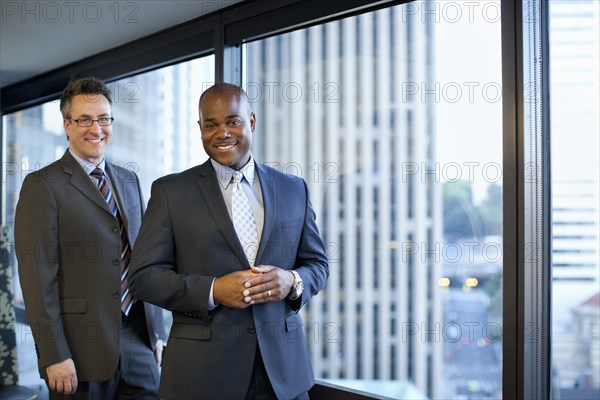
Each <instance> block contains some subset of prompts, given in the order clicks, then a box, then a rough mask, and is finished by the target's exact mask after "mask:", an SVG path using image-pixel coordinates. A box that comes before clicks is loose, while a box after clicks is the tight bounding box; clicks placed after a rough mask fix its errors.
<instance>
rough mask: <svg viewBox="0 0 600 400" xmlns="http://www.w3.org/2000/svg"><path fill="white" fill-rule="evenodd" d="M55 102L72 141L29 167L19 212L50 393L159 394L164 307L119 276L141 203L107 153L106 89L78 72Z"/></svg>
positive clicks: (18, 241) (28, 295) (33, 317)
mask: <svg viewBox="0 0 600 400" xmlns="http://www.w3.org/2000/svg"><path fill="white" fill-rule="evenodd" d="M60 108H61V112H62V114H63V118H64V122H63V125H64V128H65V131H66V134H67V140H68V141H69V149H68V150H67V151H66V152H65V154H64V155H63V156H62V158H61V159H60V160H58V161H56V162H54V163H52V164H50V165H48V166H47V167H45V168H42V169H40V170H39V171H36V172H34V173H31V174H29V175H27V177H26V178H25V180H24V182H23V187H22V189H21V194H20V198H19V202H18V204H17V210H16V216H15V245H16V251H17V260H18V262H19V277H20V280H21V287H22V290H23V296H24V299H25V307H26V310H27V317H28V319H29V323H30V325H31V329H32V332H33V336H34V340H35V345H36V352H37V355H38V366H39V370H40V375H41V376H42V378H44V379H46V381H47V384H48V387H49V389H50V397H51V398H53V399H54V398H63V397H67V396H68V395H73V394H74V395H75V396H74V397H72V396H69V398H80V399H88V398H89V399H102V400H104V399H113V398H117V397H118V398H140V399H142V398H148V399H155V398H157V389H158V366H157V364H159V363H160V360H161V355H162V340H161V338H164V336H165V332H164V326H163V319H162V310H160V309H159V308H158V307H155V306H152V305H150V304H144V303H142V302H141V301H136V299H135V298H132V297H131V295H130V293H129V291H128V281H127V280H126V279H125V278H126V277H127V268H128V263H129V259H130V257H131V248H132V247H133V246H134V244H135V240H136V237H137V233H138V231H139V228H140V225H141V222H142V215H143V209H144V203H143V200H142V196H141V192H140V187H139V181H138V177H137V176H136V174H135V173H133V172H131V171H129V170H126V169H124V168H121V167H118V166H116V165H113V164H110V163H108V162H106V160H105V158H104V154H105V152H106V149H107V148H108V146H109V144H110V142H111V139H112V121H113V118H112V96H111V93H110V91H109V90H108V88H107V87H106V86H105V85H104V83H103V82H102V81H100V80H98V79H96V78H83V79H79V80H77V81H74V82H71V83H70V84H69V85H68V86H67V87H66V88H65V89H64V91H63V94H62V97H61V101H60Z"/></svg>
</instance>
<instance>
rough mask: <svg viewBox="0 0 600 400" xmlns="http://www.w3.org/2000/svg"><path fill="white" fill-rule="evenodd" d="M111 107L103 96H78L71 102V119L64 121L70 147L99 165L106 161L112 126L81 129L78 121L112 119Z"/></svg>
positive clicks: (80, 155)
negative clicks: (105, 155)
mask: <svg viewBox="0 0 600 400" xmlns="http://www.w3.org/2000/svg"><path fill="white" fill-rule="evenodd" d="M111 111H112V109H111V105H110V103H109V101H108V99H107V98H106V97H104V96H103V95H101V94H93V95H92V94H78V95H76V96H74V97H73V100H72V101H71V110H70V113H69V118H70V119H65V120H64V121H63V126H64V128H65V132H67V138H68V140H69V147H70V148H71V150H72V151H73V153H75V154H76V155H77V156H78V157H80V158H82V159H84V160H87V161H89V162H91V163H93V164H94V165H98V164H99V163H100V162H101V161H102V160H103V159H104V153H105V152H106V149H107V148H108V145H109V144H110V141H111V139H112V125H109V126H100V125H98V123H97V122H94V123H92V126H89V127H81V126H78V125H77V122H75V121H74V120H76V119H94V120H96V119H98V118H102V117H107V118H110V117H111V116H112V115H111Z"/></svg>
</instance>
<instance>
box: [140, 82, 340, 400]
mask: <svg viewBox="0 0 600 400" xmlns="http://www.w3.org/2000/svg"><path fill="white" fill-rule="evenodd" d="M198 123H199V125H200V131H201V135H202V141H203V144H204V149H205V150H206V152H207V153H208V155H209V156H210V159H209V160H208V161H207V162H206V163H204V164H202V165H199V166H197V167H194V168H191V169H189V170H187V171H183V172H181V173H179V174H173V175H170V176H166V177H163V178H161V179H158V180H157V181H155V182H154V184H153V185H152V196H151V198H150V202H149V204H148V211H147V213H146V216H145V219H144V223H143V224H142V228H141V230H140V235H139V237H138V243H137V246H136V248H135V251H134V254H133V257H132V262H131V269H130V276H131V290H132V292H133V294H134V295H135V296H136V297H137V298H139V299H142V300H144V301H148V302H150V303H153V304H156V305H159V306H160V307H164V308H166V309H169V310H172V311H173V326H172V329H171V333H170V336H169V341H168V343H169V344H168V346H167V349H166V351H165V357H164V362H163V369H162V376H161V384H160V389H159V395H160V397H161V398H165V399H177V400H184V399H276V398H279V399H294V398H308V394H307V392H308V390H309V389H310V388H311V386H312V385H313V384H314V375H313V371H312V367H311V363H310V359H309V353H308V346H307V343H306V339H305V337H304V332H303V326H302V325H303V324H302V320H301V318H300V316H299V315H298V311H299V310H300V308H301V307H302V306H303V305H304V304H306V302H307V301H309V300H310V298H311V297H313V296H314V295H316V294H317V293H318V292H319V291H320V290H321V289H323V288H324V286H325V283H326V281H327V278H328V276H329V268H328V264H327V258H326V256H325V251H324V246H323V242H322V240H321V238H320V237H319V233H318V230H317V225H316V222H315V213H314V211H313V208H312V206H311V204H310V200H309V195H308V189H307V186H306V183H305V182H304V181H303V180H302V179H301V178H298V177H294V176H290V175H286V174H283V173H281V172H279V171H277V170H275V169H273V168H270V167H267V166H265V165H263V164H260V163H258V162H256V161H255V160H254V158H253V157H252V154H251V152H250V146H251V144H252V135H253V132H254V130H255V126H256V116H255V114H254V113H253V112H252V110H251V109H250V105H249V102H248V99H247V96H246V94H245V93H244V91H243V90H242V89H241V88H239V87H237V86H234V85H231V84H225V83H222V84H217V85H215V86H212V87H211V88H209V89H207V90H206V91H205V92H204V93H203V94H202V96H201V97H200V121H198Z"/></svg>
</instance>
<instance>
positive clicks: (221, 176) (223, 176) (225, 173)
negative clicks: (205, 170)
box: [210, 154, 256, 189]
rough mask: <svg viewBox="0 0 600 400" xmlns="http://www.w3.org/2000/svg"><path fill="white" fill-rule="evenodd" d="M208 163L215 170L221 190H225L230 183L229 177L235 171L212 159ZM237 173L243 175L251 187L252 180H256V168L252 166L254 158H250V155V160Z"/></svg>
mask: <svg viewBox="0 0 600 400" xmlns="http://www.w3.org/2000/svg"><path fill="white" fill-rule="evenodd" d="M210 162H211V163H212V165H213V168H214V169H215V173H216V175H217V180H218V181H219V183H220V184H221V186H222V187H223V189H227V187H228V186H229V184H230V183H231V177H232V176H233V174H234V173H235V172H236V170H235V169H233V168H231V167H227V166H225V165H221V164H219V163H218V162H216V161H215V160H214V159H212V158H211V159H210ZM239 171H240V172H241V173H242V174H243V175H244V177H245V178H246V180H247V181H248V183H249V184H250V186H252V185H253V184H254V180H255V179H256V166H255V165H254V157H252V154H250V160H249V161H248V163H246V165H244V166H243V167H242V168H241V169H240V170H239Z"/></svg>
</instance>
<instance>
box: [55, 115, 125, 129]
mask: <svg viewBox="0 0 600 400" xmlns="http://www.w3.org/2000/svg"><path fill="white" fill-rule="evenodd" d="M67 119H70V120H71V121H75V122H77V126H81V127H82V128H89V127H90V126H92V125H93V124H94V122H97V123H98V125H100V126H109V125H112V123H113V121H114V120H115V119H114V118H112V117H110V118H109V117H102V118H98V119H89V118H80V119H71V118H67Z"/></svg>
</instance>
